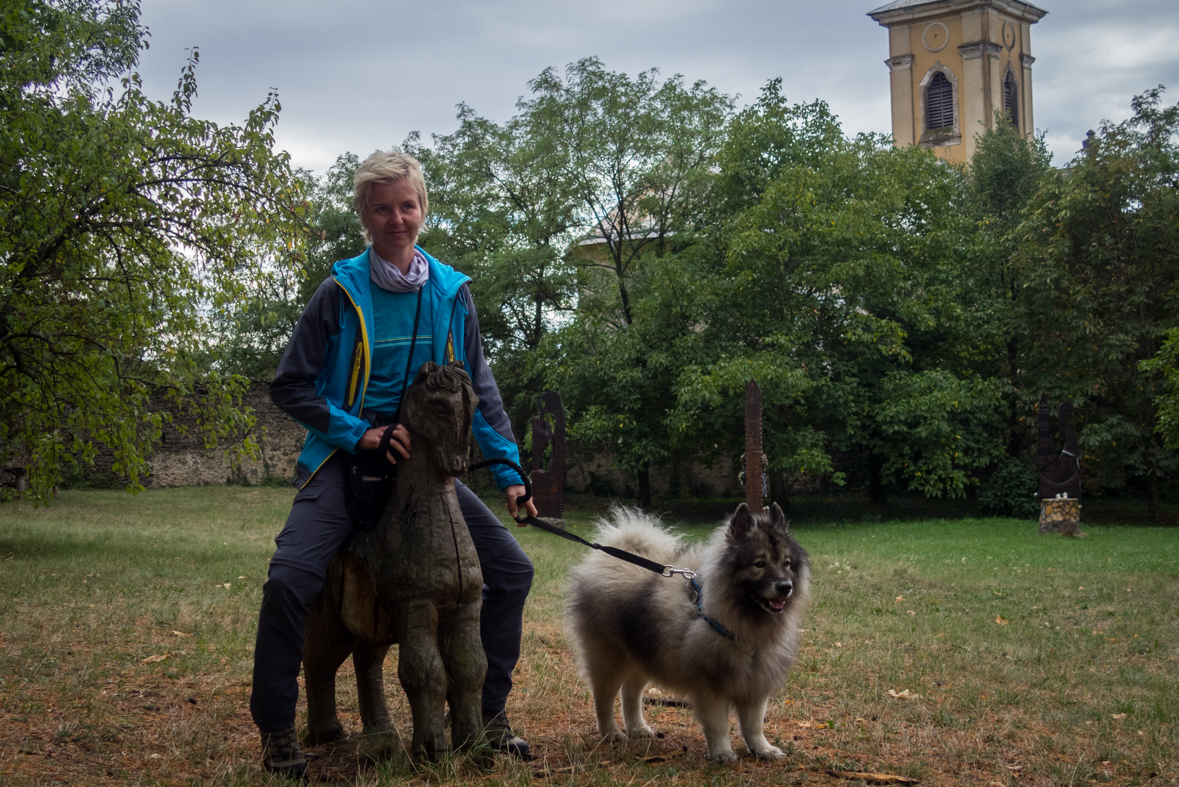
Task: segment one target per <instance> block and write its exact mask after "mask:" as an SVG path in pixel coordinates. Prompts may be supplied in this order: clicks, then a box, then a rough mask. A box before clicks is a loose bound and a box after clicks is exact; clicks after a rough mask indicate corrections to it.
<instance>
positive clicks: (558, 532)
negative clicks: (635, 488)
mask: <svg viewBox="0 0 1179 787" xmlns="http://www.w3.org/2000/svg"><path fill="white" fill-rule="evenodd" d="M491 465H507V466H508V467H510V468H512V469H513V470H515V471H516V473H517V474H518V475H519V476H520V478H521V480H523V481H524V494H522V495H519V496H518V497H517V498H516V505H517V506H520V505H523V504H524V503H527V502H528V501H529V500H531V499H532V484H531V482H529V480H528V474H527V473H525V472H524V468H522V467H520V465H518V464H516V463H515V462H513V461H512V460H511V459H505V458H503V457H502V456H496V457H492V458H491V459H485V460H484V461H482V462H476V463H475V464H473V465H471V466H470V467H469V468H467V472H470V471H472V470H479V469H481V468H484V467H490V466H491ZM516 523H517V524H518V525H519V526H520V527H524V526H525V525H529V526H531V527H535V528H536V529H537V530H543V531H544V532H546V533H552V534H553V535H555V536H560V537H561V538H567V539H569V540H570V541H575V542H577V543H578V544H581V545H582V546H587V547H590V548H591V549H598V550H601V551H602V552H605V553H606V554H607V555H610V556H611V557H616V558H618V559H619V560H625V561H626V562H627V563H631V564H633V565H636V566H639V567H640V568H645V569H647V570H648V571H654V572H655V573H656V574H659V575H661V576H665V577H671V576H674V575H676V574H680V575H682V576H683V577H684V578H685V579H692V578H694V577H695V576H696V574H695V572H693V571H690V570H688V569H682V568H675V567H674V566H665V565H663V564H662V563H656V562H655V561H654V560H650V559H648V558H645V557H643V556H642V555H636V554H634V553H633V552H627V551H626V550H625V549H619V548H618V547H611V546H603V545H602V544H594V543H592V542H590V541H586V540H585V539H584V538H582V537H581V536H579V535H577V534H576V533H570V532H569V531H568V530H565V529H564V528H560V527H557V526H556V525H550V524H549V523H548V522H544V521H541V520H540V519H537V518H536V517H534V516H527V515H525V516H517V517H516Z"/></svg>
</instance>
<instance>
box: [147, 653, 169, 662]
mask: <svg viewBox="0 0 1179 787" xmlns="http://www.w3.org/2000/svg"><path fill="white" fill-rule="evenodd" d="M166 658H168V654H167V653H157V654H156V655H155V656H148V657H147V658H146V659H144V660H143V663H144V664H152V663H154V662H157V661H163V660H165V659H166Z"/></svg>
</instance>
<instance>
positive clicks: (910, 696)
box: [888, 689, 921, 700]
mask: <svg viewBox="0 0 1179 787" xmlns="http://www.w3.org/2000/svg"><path fill="white" fill-rule="evenodd" d="M888 696H890V697H896V698H897V699H898V700H919V699H921V695H920V694H914V693H913V692H911V691H909V690H908V689H904V690H903V691H899V692H898V691H897V690H896V689H889V690H888Z"/></svg>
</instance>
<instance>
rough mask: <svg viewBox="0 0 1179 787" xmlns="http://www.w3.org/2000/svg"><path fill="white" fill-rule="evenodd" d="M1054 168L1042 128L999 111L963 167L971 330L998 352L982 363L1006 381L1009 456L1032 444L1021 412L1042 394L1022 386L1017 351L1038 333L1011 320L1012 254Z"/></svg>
mask: <svg viewBox="0 0 1179 787" xmlns="http://www.w3.org/2000/svg"><path fill="white" fill-rule="evenodd" d="M1054 176H1055V175H1054V172H1053V170H1052V157H1051V154H1050V153H1049V152H1048V148H1047V146H1046V145H1045V144H1044V138H1043V136H1039V137H1032V138H1028V137H1025V136H1023V134H1021V133H1020V132H1019V129H1018V128H1016V127H1015V125H1014V124H1012V123H1011V121H1010V120H1009V119H1008V118H1007V116H1006V115H1003V114H1001V113H997V114H996V117H995V125H994V128H993V129H988V130H987V131H986V132H984V133H983V134H980V135H979V136H978V138H977V143H976V146H975V152H974V157H973V158H972V159H971V160H970V166H969V168H968V182H969V192H968V202H967V204H968V207H969V210H970V214H971V218H973V220H974V222H975V227H976V230H977V231H976V232H974V233H973V235H972V236H971V240H972V241H973V242H972V243H970V244H969V245H968V246H966V247H965V251H966V252H967V253H966V255H965V259H966V260H967V262H968V265H969V269H968V273H969V274H970V283H972V284H975V285H977V288H976V289H975V293H974V298H973V300H974V302H975V304H976V309H975V311H974V314H975V315H977V317H978V319H977V320H976V322H975V326H974V328H973V329H972V331H971V333H972V334H973V335H974V336H975V337H977V342H978V344H979V345H980V346H982V347H987V348H991V349H989V350H988V351H987V352H986V353H985V355H986V356H989V357H991V358H994V359H1002V360H1001V362H1000V363H996V364H989V365H988V368H984V369H980V371H981V372H984V373H986V374H993V375H995V376H997V377H999V378H1001V379H1003V381H1004V386H1003V387H1004V398H1005V399H1006V402H1007V405H1006V410H1007V412H1006V415H1005V418H1006V434H1005V435H1004V442H1005V443H1006V446H1007V453H1008V457H1009V458H1011V459H1018V458H1020V457H1023V456H1025V455H1026V454H1027V452H1028V449H1029V447H1030V446H1031V444H1032V440H1033V439H1034V438H1033V434H1034V431H1035V421H1034V419H1031V418H1027V417H1026V416H1027V414H1028V413H1029V412H1032V411H1033V410H1034V408H1035V406H1036V403H1037V402H1038V401H1039V398H1040V394H1039V392H1038V391H1035V390H1032V389H1028V388H1027V382H1028V381H1027V380H1026V379H1025V373H1026V368H1025V364H1024V361H1025V359H1024V357H1023V355H1022V354H1021V350H1026V343H1027V342H1029V341H1030V342H1034V341H1035V338H1034V337H1029V336H1024V335H1022V334H1021V326H1020V325H1019V323H1018V322H1017V320H1016V314H1017V307H1018V305H1019V300H1020V293H1021V291H1022V290H1023V286H1022V284H1023V283H1022V282H1021V281H1020V279H1019V277H1018V275H1017V267H1016V265H1015V259H1014V258H1015V253H1016V251H1017V247H1018V239H1019V235H1018V234H1017V232H1016V230H1017V229H1018V228H1019V225H1020V224H1021V223H1022V222H1023V220H1024V217H1025V211H1026V208H1027V205H1028V203H1029V202H1030V201H1031V200H1032V198H1033V197H1035V195H1036V194H1037V193H1038V192H1039V190H1040V188H1041V186H1042V185H1043V184H1044V182H1045V181H1046V180H1047V179H1049V178H1052V177H1054ZM1021 344H1022V345H1023V347H1021Z"/></svg>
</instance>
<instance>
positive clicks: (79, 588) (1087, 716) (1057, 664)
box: [0, 487, 1179, 787]
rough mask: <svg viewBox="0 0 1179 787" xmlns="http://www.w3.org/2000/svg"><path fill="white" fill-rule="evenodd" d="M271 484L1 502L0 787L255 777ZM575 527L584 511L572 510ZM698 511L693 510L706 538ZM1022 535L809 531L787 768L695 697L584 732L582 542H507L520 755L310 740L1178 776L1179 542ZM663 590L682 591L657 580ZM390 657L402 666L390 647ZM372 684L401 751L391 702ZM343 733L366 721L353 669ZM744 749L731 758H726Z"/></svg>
mask: <svg viewBox="0 0 1179 787" xmlns="http://www.w3.org/2000/svg"><path fill="white" fill-rule="evenodd" d="M290 499H291V493H290V492H288V491H286V490H276V489H244V488H237V487H207V488H199V489H180V490H166V491H149V492H147V493H144V494H142V495H139V496H138V497H135V498H131V497H129V496H127V495H125V494H123V493H120V492H98V491H90V492H72V493H66V494H63V496H62V497H61V498H60V499H59V500H58V501H56V502H55V503H54V505H53V506H51V507H49V508H47V509H46V508H41V509H34V508H32V507H31V506H29V505H27V504H24V503H20V502H18V503H13V504H8V505H4V506H0V621H2V622H0V784H4V785H14V786H17V787H24V786H25V785H50V784H61V783H68V784H88V785H165V784H170V785H206V784H212V785H226V786H232V785H254V784H267V783H269V782H270V781H271V780H270V779H268V778H267V777H266V775H265V774H263V773H262V772H261V770H260V768H259V766H258V764H257V758H258V741H257V734H256V732H255V730H254V727H253V724H252V722H251V721H250V717H249V713H248V709H247V708H248V700H249V679H250V671H251V668H252V647H253V637H254V621H255V616H256V614H257V607H258V603H259V601H260V597H261V584H262V580H263V578H264V576H265V571H266V561H267V559H268V558H269V556H270V553H271V551H272V549H273V542H272V539H273V537H274V535H275V534H276V533H277V532H278V530H279V528H280V526H281V523H282V521H283V519H284V518H285V516H286V513H287V509H288V507H289V504H290ZM569 521H570V524H571V526H572V527H574V528H575V529H577V530H578V532H581V533H583V534H586V533H588V531H589V529H590V517H589V515H578V514H576V513H571V514H570V515H569ZM713 524H715V523H713V522H708V523H704V522H696V521H690V522H688V523H686V525H685V530H686V532H687V534H688V535H689V537H693V538H697V537H703V536H704V535H705V534H706V533H707V531H708V530H709V529H710V528H711V526H712V525H713ZM1086 529H1087V530H1088V532H1089V538H1087V539H1084V540H1068V539H1062V538H1059V537H1041V536H1038V535H1037V534H1036V533H1035V526H1034V524H1033V523H1030V522H1015V521H1011V520H963V521H954V522H946V521H921V522H884V523H873V524H867V523H845V524H842V525H840V524H822V525H806V526H800V527H797V528H796V535H797V537H798V538H799V540H800V541H801V542H802V543H803V544H804V546H806V547H807V549H808V550H809V551H810V553H811V556H812V560H813V564H814V603H813V605H812V608H811V610H810V612H809V613H808V617H807V621H806V623H805V624H804V626H805V628H806V629H807V630H806V633H805V635H804V644H803V648H802V652H801V654H800V659H799V663H798V665H797V668H796V670H795V671H794V672H793V673H792V674H791V676H790V678H789V680H788V681H787V683H786V686H785V687H784V688H783V690H782V691H781V692H780V693H779V694H778V696H777V697H776V698H775V700H774V701H773V702H772V703H771V706H770V709H769V713H768V717H769V719H768V724H767V737H768V738H769V739H770V740H771V741H772V742H774V743H776V744H777V745H779V746H780V747H782V748H783V750H784V751H786V752H787V758H786V760H785V761H783V762H779V763H769V762H761V761H757V760H753V759H751V758H742V760H741V761H740V762H739V763H737V764H736V765H735V766H729V767H726V766H717V765H712V764H710V763H708V762H706V761H705V760H704V740H703V736H702V735H701V734H700V732H699V730H698V728H697V727H696V725H695V723H694V721H693V720H692V717H691V712H690V710H689V709H686V708H682V707H669V706H663V705H655V706H652V707H651V708H650V710H649V717H650V721H651V724H652V726H653V727H655V728H656V730H657V731H659V732H661V733H662V734H663V737H662V738H658V739H654V740H649V741H636V742H632V743H628V744H622V745H608V746H603V745H600V744H599V742H598V741H597V739H596V736H594V734H593V730H592V728H593V711H592V703H591V699H590V695H589V692H588V691H587V689H586V688H585V686H584V685H583V684H582V682H581V680H580V678H579V676H578V673H577V669H576V666H575V665H574V664H573V662H572V660H571V658H570V651H569V648H568V646H567V642H566V639H565V635H564V633H563V631H562V627H561V599H562V595H563V586H564V582H565V576H566V573H567V569H568V567H569V565H570V564H571V563H572V562H574V561H576V560H578V559H580V558H581V557H582V556H583V555H584V549H583V548H581V547H578V546H577V545H574V544H571V543H569V542H566V541H563V540H561V539H556V538H554V537H552V536H549V535H546V534H543V533H538V532H533V531H528V530H514V532H515V533H517V535H518V536H519V538H520V539H521V541H522V542H523V543H524V546H525V549H526V551H527V552H528V553H529V554H530V556H531V557H532V558H533V561H534V563H535V564H536V567H537V573H536V582H535V586H534V592H533V594H532V597H531V599H530V603H529V606H528V608H527V610H526V619H525V639H524V643H523V656H522V659H521V663H520V666H519V668H518V670H517V675H516V690H515V691H514V692H513V694H512V698H511V702H510V704H509V707H508V712H509V715H510V717H511V719H512V722H513V724H514V725H515V726H516V727H517V728H518V730H519V731H520V732H521V733H522V734H523V735H525V737H527V738H528V739H529V741H530V742H531V744H532V747H533V750H534V752H535V753H536V754H537V757H536V759H535V760H533V761H532V762H527V763H522V762H517V761H511V760H502V759H500V760H496V761H495V762H494V763H493V764H492V765H491V766H490V767H479V765H478V764H477V763H475V762H473V761H471V760H470V759H468V758H464V757H452V758H446V759H444V760H442V761H440V762H438V763H433V764H427V765H418V764H415V763H412V762H410V761H409V760H408V759H407V758H406V757H405V754H404V748H403V746H402V745H401V744H400V743H399V740H398V736H391V737H390V738H388V739H381V740H366V739H363V738H359V737H357V738H353V739H350V740H349V741H346V742H344V743H342V744H338V745H335V746H332V747H321V748H320V749H318V750H314V751H313V752H312V754H314V755H316V757H315V759H314V760H313V762H312V764H311V774H312V776H313V779H314V781H315V782H317V783H321V784H340V785H344V784H348V785H353V784H355V785H391V784H400V783H402V782H409V783H411V784H421V785H443V784H470V783H482V784H487V785H515V784H519V785H524V784H544V785H628V786H630V785H633V786H634V787H642V786H643V785H648V784H650V785H654V784H660V785H665V784H672V785H674V784H683V785H697V784H709V785H716V786H717V787H730V786H735V785H746V784H766V783H768V784H787V785H789V784H844V783H847V784H854V783H857V781H860V782H862V781H863V777H859V778H857V777H848V776H837V775H832V774H833V773H843V774H849V773H850V774H854V773H861V774H863V773H883V774H891V775H894V776H897V777H904V778H907V779H910V780H919V781H920V782H921V783H922V784H926V785H992V784H998V785H1017V784H1018V785H1044V786H1045V787H1047V786H1048V785H1080V784H1089V783H1093V784H1114V785H1132V784H1148V785H1176V784H1179V774H1177V772H1176V769H1177V767H1179V765H1177V758H1176V754H1175V752H1176V750H1179V740H1177V736H1176V733H1175V715H1176V708H1177V707H1179V690H1177V689H1176V686H1177V685H1179V681H1177V678H1179V603H1177V602H1176V595H1175V587H1176V580H1177V579H1179V530H1176V529H1171V528H1137V527H1100V528H1095V527H1087V528H1086ZM667 581H681V580H670V579H669V580H667ZM392 658H395V656H393V657H391V660H392ZM386 674H387V675H388V676H389V680H390V682H391V684H393V685H391V686H390V688H389V692H388V694H389V698H390V702H391V704H392V711H393V715H394V718H395V719H396V720H397V721H398V724H399V733H400V737H401V739H403V740H408V739H409V733H410V730H409V710H408V707H407V706H406V704H405V700H404V696H403V694H402V693H401V691H400V689H399V688H398V687H397V686H396V677H395V676H396V665H395V664H392V663H391V664H389V665H387V667H386ZM341 686H342V697H341V703H340V704H341V718H342V720H343V721H344V723H345V726H347V727H349V728H350V729H353V730H356V729H359V727H360V722H359V718H358V715H357V713H356V699H355V692H354V687H353V683H352V675H351V672H350V670H348V669H345V670H344V671H343V672H342V675H341ZM738 750H739V751H740V750H741V745H740V744H738Z"/></svg>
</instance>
